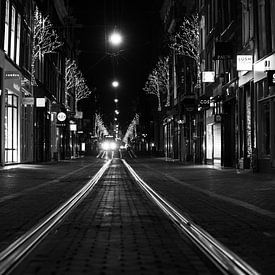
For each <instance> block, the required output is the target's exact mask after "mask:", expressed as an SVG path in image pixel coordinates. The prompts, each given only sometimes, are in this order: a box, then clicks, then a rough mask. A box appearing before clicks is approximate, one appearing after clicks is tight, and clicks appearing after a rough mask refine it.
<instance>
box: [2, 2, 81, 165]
mask: <svg viewBox="0 0 275 275" xmlns="http://www.w3.org/2000/svg"><path fill="white" fill-rule="evenodd" d="M0 5H1V7H0V11H1V13H0V91H1V123H0V137H1V165H7V164H11V163H24V162H28V163H30V162H42V161H50V160H52V159H54V158H55V159H56V158H57V157H59V158H60V157H61V158H65V157H71V156H72V155H73V154H75V153H73V148H71V147H72V146H74V144H73V142H72V140H75V136H73V135H75V133H76V131H75V130H71V127H70V124H76V123H75V118H74V114H75V109H74V107H73V108H72V107H70V106H69V105H68V104H67V105H66V100H65V99H66V87H65V80H64V79H65V59H66V58H72V57H74V56H75V48H74V43H73V37H72V35H73V33H72V31H71V29H70V27H69V25H70V23H71V22H70V17H69V16H68V13H67V10H66V6H65V3H64V1H63V0H59V1H39V0H37V1H21V0H17V1H16V0H3V1H1V4H0ZM36 8H38V9H39V11H40V12H41V14H42V15H43V16H44V17H46V14H47V15H48V18H49V20H50V22H51V23H52V26H53V28H54V27H55V26H56V32H57V34H58V37H59V39H60V41H61V43H62V45H63V46H62V47H60V48H58V49H56V50H55V51H53V52H52V53H46V54H43V53H40V54H39V56H38V58H37V59H36V60H35V63H34V68H35V70H34V71H35V73H34V75H33V77H34V79H35V81H34V82H33V81H32V69H33V68H32V57H33V51H32V49H33V37H34V36H33V32H34V12H35V10H36ZM73 100H74V99H73ZM70 105H72V106H75V104H74V103H73V102H71V104H70ZM61 112H62V113H64V114H65V116H66V119H65V120H64V121H62V123H61V121H59V119H58V114H59V113H61Z"/></svg>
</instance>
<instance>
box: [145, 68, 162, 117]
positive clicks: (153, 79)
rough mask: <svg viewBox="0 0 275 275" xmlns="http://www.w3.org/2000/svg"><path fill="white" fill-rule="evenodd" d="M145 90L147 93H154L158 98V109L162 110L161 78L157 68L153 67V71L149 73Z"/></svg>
mask: <svg viewBox="0 0 275 275" xmlns="http://www.w3.org/2000/svg"><path fill="white" fill-rule="evenodd" d="M143 90H144V91H145V92H146V93H147V94H152V95H155V96H157V98H158V111H159V112H160V111H161V102H160V92H159V79H158V72H157V70H156V69H153V71H152V73H151V74H149V76H148V80H147V81H146V83H145V87H144V88H143Z"/></svg>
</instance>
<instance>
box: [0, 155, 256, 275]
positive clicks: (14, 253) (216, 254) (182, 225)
mask: <svg viewBox="0 0 275 275" xmlns="http://www.w3.org/2000/svg"><path fill="white" fill-rule="evenodd" d="M121 161H122V163H123V165H124V167H125V169H126V170H127V171H128V173H129V175H130V177H131V179H132V180H134V182H136V183H137V184H138V185H139V186H140V188H141V189H142V190H143V191H144V192H145V193H146V195H147V197H149V198H150V200H152V201H153V202H154V204H155V205H157V206H158V207H159V208H160V209H161V210H162V211H163V212H164V213H165V214H166V215H167V216H168V217H169V219H170V220H171V221H172V222H173V223H174V224H175V225H176V227H177V228H178V229H179V230H180V232H181V233H183V234H184V235H185V236H187V237H188V238H189V239H190V240H191V241H192V242H193V243H194V244H195V245H196V247H198V248H199V249H200V250H201V251H202V252H203V254H204V255H206V256H207V257H208V258H209V259H210V260H211V262H212V263H214V264H215V265H216V267H217V268H218V269H219V270H220V271H221V273H223V274H238V275H239V274H251V275H256V274H259V273H257V271H255V270H254V269H253V268H251V267H250V266H249V265H248V264H246V263H245V262H244V261H242V259H240V258H239V257H238V256H237V255H235V254H234V253H233V252H232V251H230V250H228V249H227V248H226V247H224V246H223V245H222V244H221V243H219V242H218V241H216V240H215V239H214V238H213V237H211V236H210V235H209V234H208V233H207V232H205V231H204V230H203V229H201V228H200V227H199V226H197V225H195V224H193V223H192V222H191V221H190V220H188V219H187V218H186V217H184V216H183V215H181V213H180V212H179V211H178V210H176V209H175V208H174V207H173V206H172V205H171V204H170V203H169V202H168V201H166V200H165V199H164V198H162V197H161V196H160V195H159V194H157V193H156V192H155V191H154V190H153V189H152V188H150V186H149V185H148V184H146V183H145V182H144V181H143V180H142V179H141V178H140V177H139V175H137V174H136V172H135V171H134V170H133V168H132V167H131V166H130V165H129V164H128V163H127V162H126V160H124V159H122V160H121ZM111 162H112V160H108V161H107V162H106V163H105V164H104V165H103V167H102V168H101V169H100V170H99V171H98V172H97V174H96V175H95V176H94V177H93V178H92V179H91V180H90V181H89V182H88V183H87V184H86V185H85V186H84V187H83V188H82V189H81V190H79V191H78V192H77V193H76V194H75V195H74V196H72V197H71V198H70V199H69V200H68V201H67V202H65V203H64V204H62V205H61V206H60V207H59V208H58V209H57V210H56V211H54V213H52V214H50V215H49V216H48V217H46V218H45V219H44V220H43V221H42V222H40V223H39V224H38V225H37V226H35V227H34V228H32V229H31V230H30V231H28V232H26V233H25V234H24V235H23V236H21V237H20V238H19V239H18V240H17V241H15V242H14V243H12V244H11V245H10V246H9V247H8V248H7V249H5V250H4V251H2V252H1V253H0V274H6V273H9V272H10V271H11V270H13V268H14V267H16V266H17V264H18V263H20V262H21V261H22V259H23V258H24V256H25V255H27V254H28V253H29V252H30V251H31V250H32V249H33V248H35V247H36V246H37V245H38V244H39V243H40V242H41V241H42V240H43V239H44V238H45V237H46V236H47V234H48V233H49V232H50V231H51V230H52V229H53V228H54V227H55V226H56V225H57V224H58V223H61V222H62V220H63V219H64V217H65V216H66V215H68V214H69V213H70V212H71V211H72V210H73V209H75V208H76V207H77V206H78V205H79V204H80V202H81V201H82V200H83V199H84V198H85V197H86V196H87V195H88V193H89V192H90V191H91V190H93V188H94V186H95V185H96V184H97V182H98V181H99V180H100V179H101V178H102V176H103V174H104V173H105V172H106V170H107V169H108V168H109V166H110V163H111Z"/></svg>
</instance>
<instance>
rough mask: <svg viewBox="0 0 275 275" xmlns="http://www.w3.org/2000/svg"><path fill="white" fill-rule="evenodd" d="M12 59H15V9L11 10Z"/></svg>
mask: <svg viewBox="0 0 275 275" xmlns="http://www.w3.org/2000/svg"><path fill="white" fill-rule="evenodd" d="M10 57H11V59H12V60H14V59H15V8H14V6H12V8H11V48H10Z"/></svg>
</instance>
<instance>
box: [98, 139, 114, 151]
mask: <svg viewBox="0 0 275 275" xmlns="http://www.w3.org/2000/svg"><path fill="white" fill-rule="evenodd" d="M101 148H102V149H103V150H105V151H108V150H116V148H117V145H116V143H115V142H114V141H104V142H103V143H102V145H101Z"/></svg>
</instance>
